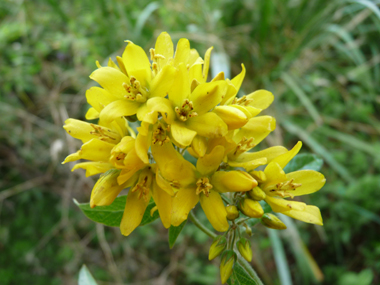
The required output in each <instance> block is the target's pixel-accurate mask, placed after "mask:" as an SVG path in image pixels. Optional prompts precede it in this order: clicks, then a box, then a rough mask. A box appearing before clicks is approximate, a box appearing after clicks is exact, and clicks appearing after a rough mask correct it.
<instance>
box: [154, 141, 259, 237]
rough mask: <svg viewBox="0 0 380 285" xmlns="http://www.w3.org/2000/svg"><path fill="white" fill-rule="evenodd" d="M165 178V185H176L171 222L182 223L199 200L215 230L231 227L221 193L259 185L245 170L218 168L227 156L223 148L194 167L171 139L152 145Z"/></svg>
mask: <svg viewBox="0 0 380 285" xmlns="http://www.w3.org/2000/svg"><path fill="white" fill-rule="evenodd" d="M152 154H153V157H154V159H155V161H156V162H157V165H158V167H159V170H160V172H161V174H162V179H160V180H157V183H159V184H160V185H162V188H169V190H170V188H175V189H176V191H175V192H176V194H175V196H174V198H173V204H172V225H174V226H179V225H180V224H181V223H182V222H183V221H185V220H186V219H187V216H188V214H189V211H190V210H191V209H192V208H194V206H195V205H196V204H197V203H198V201H200V203H201V206H202V209H203V211H204V212H205V214H206V217H207V218H208V220H209V221H210V223H211V225H212V226H213V227H214V229H215V230H217V231H220V232H224V231H226V230H228V228H229V224H228V221H227V211H226V208H225V206H224V204H223V200H222V198H221V196H220V193H225V192H246V191H249V190H251V189H252V188H254V187H255V186H257V182H256V180H254V179H253V178H252V177H251V176H250V175H248V174H247V173H245V172H243V171H228V172H227V171H218V168H219V166H220V163H221V162H222V159H223V157H224V148H223V147H222V146H217V147H215V148H214V149H213V150H212V152H211V153H209V154H206V155H204V156H203V157H202V158H199V159H198V161H197V164H196V167H194V166H193V165H192V164H191V163H189V162H188V161H187V160H185V159H184V158H183V157H182V156H181V155H180V154H179V153H178V152H177V151H176V150H175V149H174V147H173V145H172V144H171V143H170V142H168V143H164V144H163V145H161V146H160V145H157V144H155V145H152Z"/></svg>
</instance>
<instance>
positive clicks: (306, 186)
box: [286, 170, 326, 196]
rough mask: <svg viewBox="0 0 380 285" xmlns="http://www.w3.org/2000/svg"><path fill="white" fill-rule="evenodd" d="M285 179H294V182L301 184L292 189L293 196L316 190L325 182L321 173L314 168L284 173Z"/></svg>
mask: <svg viewBox="0 0 380 285" xmlns="http://www.w3.org/2000/svg"><path fill="white" fill-rule="evenodd" d="M286 178H287V180H291V179H294V182H295V183H300V184H302V185H301V187H297V188H296V189H295V190H293V191H292V194H293V195H294V196H301V195H306V194H311V193H314V192H317V191H318V190H319V189H321V188H322V187H323V185H325V183H326V178H325V177H324V176H323V174H322V173H319V172H317V171H314V170H300V171H295V172H291V173H288V174H286Z"/></svg>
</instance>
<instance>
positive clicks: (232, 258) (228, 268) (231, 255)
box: [220, 250, 237, 284]
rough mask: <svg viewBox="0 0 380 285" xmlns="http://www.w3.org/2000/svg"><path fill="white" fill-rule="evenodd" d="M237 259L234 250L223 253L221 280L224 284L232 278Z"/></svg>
mask: <svg viewBox="0 0 380 285" xmlns="http://www.w3.org/2000/svg"><path fill="white" fill-rule="evenodd" d="M236 259H237V256H236V253H235V252H234V251H233V250H226V251H225V252H224V253H223V255H222V260H221V261H220V279H221V281H222V284H224V283H226V282H227V280H228V278H230V276H231V274H232V270H233V268H234V264H235V262H236Z"/></svg>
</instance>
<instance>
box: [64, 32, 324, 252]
mask: <svg viewBox="0 0 380 285" xmlns="http://www.w3.org/2000/svg"><path fill="white" fill-rule="evenodd" d="M211 50H212V48H210V49H208V50H207V52H206V54H205V56H204V58H203V59H202V57H200V56H199V54H198V52H197V51H196V50H195V49H191V48H190V43H189V41H188V40H187V39H180V40H179V41H178V44H177V48H176V50H175V51H174V48H173V43H172V40H171V38H170V36H169V35H168V34H167V33H165V32H164V33H162V34H161V35H160V36H159V37H158V39H157V41H156V45H155V48H154V49H151V50H150V60H149V58H148V57H147V55H146V53H145V52H144V50H143V49H142V48H141V47H139V46H137V45H135V44H134V43H132V42H128V45H127V47H126V49H125V51H124V53H123V55H122V57H117V64H116V63H115V62H113V61H112V60H111V59H110V61H109V63H108V66H105V67H102V66H100V65H99V63H98V69H96V70H95V71H94V72H93V73H92V74H91V76H90V78H91V79H93V80H95V81H96V82H97V83H99V85H100V86H101V87H92V88H90V89H89V90H87V92H86V98H87V101H88V103H89V104H90V105H91V106H92V107H91V108H90V109H89V110H88V112H87V114H86V119H88V120H94V119H99V120H98V124H92V123H86V122H82V121H79V120H75V119H68V120H67V121H66V122H65V126H64V128H65V130H66V131H67V132H68V133H69V134H70V135H72V136H73V137H74V138H77V139H80V140H82V142H83V145H82V147H81V149H80V150H79V151H77V152H76V153H74V154H71V155H69V156H68V157H67V158H66V159H65V161H64V163H67V162H71V161H76V160H79V159H84V160H88V161H87V162H81V163H78V164H76V165H75V166H74V168H73V170H75V169H78V168H82V169H85V170H86V175H87V176H91V175H95V174H99V173H103V175H102V176H101V177H100V179H99V180H98V181H97V183H96V184H95V186H94V189H93V191H92V194H91V201H90V205H91V207H95V206H104V205H110V204H111V203H112V202H113V201H114V199H115V198H116V197H117V196H118V195H119V193H120V192H121V190H123V189H125V188H130V190H129V192H128V196H127V201H126V206H125V212H124V215H123V218H122V221H121V224H120V229H121V232H122V234H124V235H129V234H130V233H131V232H132V231H133V230H134V229H135V228H136V227H137V226H138V225H139V224H140V222H141V220H142V217H143V214H144V212H145V210H146V208H147V205H148V203H149V202H150V200H151V199H153V200H154V202H155V204H156V208H155V209H157V210H158V212H159V216H160V218H161V221H162V223H163V225H164V226H165V227H166V228H169V227H170V226H171V225H173V226H179V225H180V224H181V223H182V222H184V221H185V220H186V219H187V218H188V215H189V212H190V211H191V209H193V208H194V207H195V205H196V204H197V203H198V202H200V204H201V207H202V209H203V211H204V212H205V214H206V216H207V218H208V220H209V221H210V223H211V224H212V226H213V227H214V229H215V230H217V231H219V232H226V231H227V230H228V229H229V228H230V224H232V223H233V220H234V219H236V218H237V217H238V216H239V213H240V212H241V213H243V214H244V215H246V216H248V217H254V218H262V222H263V224H264V225H266V226H268V227H272V228H279V229H280V228H284V227H283V225H282V223H281V221H279V220H278V218H276V217H275V216H273V215H268V214H265V215H264V211H263V209H262V207H261V203H262V202H259V201H261V200H264V201H265V202H266V203H267V204H269V205H270V207H271V208H272V210H273V211H274V212H278V213H283V214H285V215H288V216H290V217H293V218H295V219H298V220H301V221H304V222H308V223H314V224H318V225H322V218H321V215H320V212H319V209H318V208H317V207H315V206H309V205H306V204H305V203H303V202H298V201H292V200H289V199H288V198H293V197H295V196H300V195H305V194H310V193H313V192H315V191H318V190H319V189H320V188H321V187H322V186H323V185H324V183H325V178H324V176H323V175H322V174H320V173H319V172H316V171H312V170H302V171H296V172H292V173H287V174H286V173H285V172H284V170H283V169H284V167H285V166H286V164H287V163H288V162H289V161H290V160H291V159H292V158H293V157H294V156H295V155H296V154H297V153H298V151H299V150H300V148H301V142H299V143H298V144H297V145H296V146H295V147H294V148H293V149H291V150H289V151H288V150H287V149H286V148H284V147H282V146H275V147H270V148H267V149H265V150H261V151H252V149H253V148H254V147H255V146H256V145H257V144H259V143H260V142H261V141H262V140H263V139H264V138H265V137H266V136H267V135H268V134H269V133H270V132H272V131H273V130H274V129H275V124H276V121H275V119H274V118H273V117H271V116H258V115H259V114H260V112H261V111H262V110H263V109H266V108H267V107H268V106H269V105H270V104H271V103H272V101H273V95H272V93H270V92H268V91H266V90H258V91H255V92H253V93H251V94H248V95H245V96H242V97H238V96H237V94H238V92H239V89H240V86H241V84H242V82H243V79H244V77H245V68H244V66H243V65H242V71H241V73H240V74H238V75H237V76H236V77H234V78H233V79H231V80H230V79H226V78H225V76H224V73H223V72H220V73H219V74H218V75H217V76H215V77H214V78H213V79H212V80H211V81H208V71H209V63H210V55H211ZM137 120H138V121H139V122H140V124H139V127H138V128H137V131H138V134H137V135H136V133H135V132H134V130H133V129H132V128H131V127H130V124H129V123H128V122H134V121H137ZM184 155H186V156H187V155H191V156H193V157H194V158H195V159H196V163H195V164H192V163H191V162H189V161H188V160H186V159H185V156H184ZM260 166H261V168H260V169H263V170H257V169H258V167H260ZM226 193H230V194H226ZM228 199H229V200H228ZM226 201H227V202H228V203H229V204H230V205H227V203H226ZM225 203H226V204H225ZM263 215H264V216H263ZM276 225H277V226H276ZM244 246H246V243H243V242H242V243H241V245H240V247H241V248H244Z"/></svg>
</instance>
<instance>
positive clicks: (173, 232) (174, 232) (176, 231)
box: [169, 220, 187, 248]
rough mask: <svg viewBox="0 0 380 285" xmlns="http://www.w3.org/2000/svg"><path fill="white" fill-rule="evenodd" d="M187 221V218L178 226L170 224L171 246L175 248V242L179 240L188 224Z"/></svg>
mask: <svg viewBox="0 0 380 285" xmlns="http://www.w3.org/2000/svg"><path fill="white" fill-rule="evenodd" d="M186 222H187V220H186V221H184V222H183V223H182V224H180V225H179V226H178V227H173V226H170V228H169V246H170V248H173V246H174V243H175V241H176V240H177V238H178V236H179V234H180V233H181V231H182V229H183V228H184V226H185V225H186Z"/></svg>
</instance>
